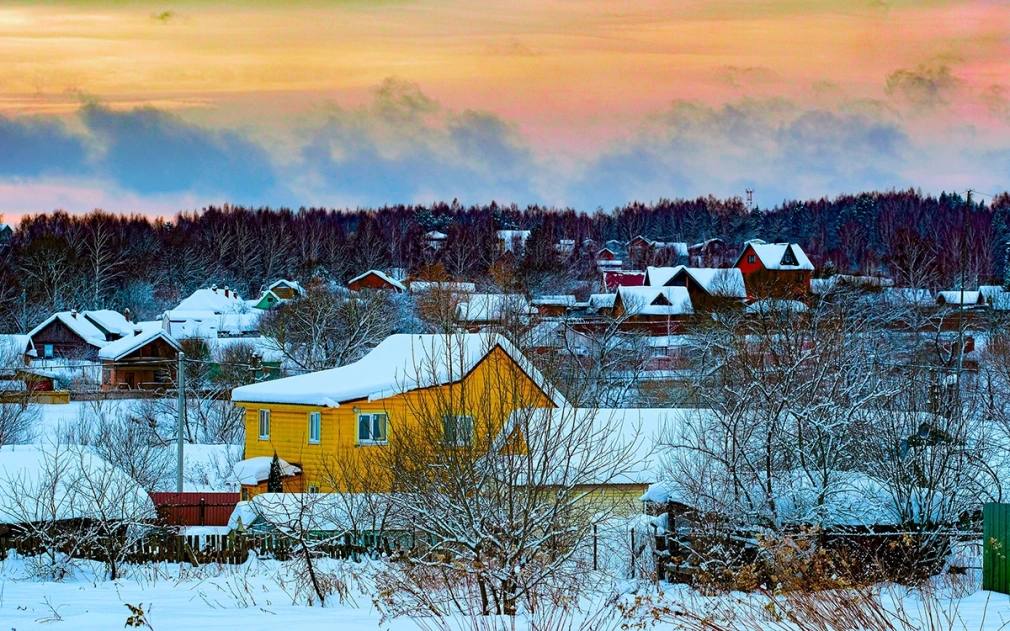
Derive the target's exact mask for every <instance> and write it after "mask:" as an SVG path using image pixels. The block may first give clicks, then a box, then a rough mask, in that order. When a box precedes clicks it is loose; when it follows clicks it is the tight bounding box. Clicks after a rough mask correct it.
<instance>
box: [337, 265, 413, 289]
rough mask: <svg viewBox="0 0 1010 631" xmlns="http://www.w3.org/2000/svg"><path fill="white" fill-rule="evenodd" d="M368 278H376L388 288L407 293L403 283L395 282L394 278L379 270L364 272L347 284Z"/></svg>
mask: <svg viewBox="0 0 1010 631" xmlns="http://www.w3.org/2000/svg"><path fill="white" fill-rule="evenodd" d="M369 276H377V277H378V278H379V279H380V280H382V282H384V283H387V284H389V285H390V286H392V287H395V288H396V289H398V290H400V291H407V288H406V286H404V284H403V283H401V282H400V281H398V280H396V279H395V278H393V277H392V276H390V275H389V274H387V273H385V272H383V271H381V270H377V269H370V270H368V271H367V272H365V273H363V274H358V275H357V276H355V277H354V278H352V279H351V280H349V281H347V284H348V285H351V284H353V283H356V282H357V281H359V280H363V279H365V278H367V277H369Z"/></svg>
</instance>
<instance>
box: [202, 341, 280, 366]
mask: <svg viewBox="0 0 1010 631" xmlns="http://www.w3.org/2000/svg"><path fill="white" fill-rule="evenodd" d="M204 341H205V342H206V344H207V347H208V349H209V350H210V352H211V355H212V356H213V357H220V354H221V352H222V351H224V350H225V349H228V348H232V347H235V346H248V347H249V348H251V349H252V351H253V352H254V353H255V354H256V356H257V357H259V358H260V360H261V361H264V362H280V361H283V360H284V351H283V350H282V349H281V347H280V345H279V344H277V341H276V340H275V339H273V338H270V337H262V336H255V337H250V336H241V337H212V338H207V339H205V340H204Z"/></svg>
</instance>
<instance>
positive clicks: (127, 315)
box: [123, 307, 133, 322]
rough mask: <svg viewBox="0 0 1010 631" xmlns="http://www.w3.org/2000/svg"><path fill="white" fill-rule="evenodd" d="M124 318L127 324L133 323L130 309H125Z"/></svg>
mask: <svg viewBox="0 0 1010 631" xmlns="http://www.w3.org/2000/svg"><path fill="white" fill-rule="evenodd" d="M123 317H124V318H126V321H127V322H133V312H132V311H130V308H129V307H127V308H125V309H123Z"/></svg>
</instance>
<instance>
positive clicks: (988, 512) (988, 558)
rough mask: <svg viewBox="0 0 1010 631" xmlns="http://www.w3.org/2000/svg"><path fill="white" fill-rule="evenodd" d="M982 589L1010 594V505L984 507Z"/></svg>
mask: <svg viewBox="0 0 1010 631" xmlns="http://www.w3.org/2000/svg"><path fill="white" fill-rule="evenodd" d="M982 589H985V590H989V591H994V592H1000V593H1002V594H1010V504H986V505H985V506H983V507H982Z"/></svg>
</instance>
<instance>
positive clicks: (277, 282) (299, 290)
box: [266, 278, 305, 294]
mask: <svg viewBox="0 0 1010 631" xmlns="http://www.w3.org/2000/svg"><path fill="white" fill-rule="evenodd" d="M278 287H290V288H291V289H293V290H294V291H295V293H299V294H300V293H302V292H304V291H305V290H304V289H302V286H301V285H299V284H298V283H297V282H295V281H293V280H287V279H286V278H282V279H280V280H275V281H274V282H272V283H270V286H269V287H267V288H266V291H273V290H274V289H276V288H278Z"/></svg>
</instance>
